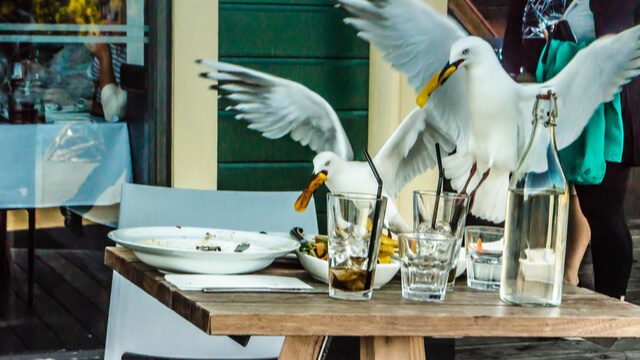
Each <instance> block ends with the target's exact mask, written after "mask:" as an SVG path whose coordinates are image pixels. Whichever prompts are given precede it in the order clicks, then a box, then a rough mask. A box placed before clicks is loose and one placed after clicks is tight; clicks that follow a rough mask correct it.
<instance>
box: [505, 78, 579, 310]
mask: <svg viewBox="0 0 640 360" xmlns="http://www.w3.org/2000/svg"><path fill="white" fill-rule="evenodd" d="M557 115H558V109H557V106H556V96H555V92H554V89H553V88H548V87H547V88H541V89H540V91H539V95H538V96H537V98H536V103H535V106H534V110H533V118H534V120H533V130H532V132H531V139H530V140H529V144H528V145H527V147H526V149H525V151H524V153H523V155H522V157H521V158H520V161H519V162H518V165H517V166H516V170H515V171H514V172H513V174H512V176H511V180H510V182H509V195H508V197H507V217H506V223H505V231H504V236H505V247H504V253H503V258H502V261H503V262H502V278H501V282H500V298H501V299H502V300H503V301H505V302H507V303H510V304H515V305H523V306H558V305H560V303H561V301H562V280H563V274H564V256H565V251H566V243H567V222H568V218H569V190H568V184H567V178H566V177H565V175H564V171H563V169H562V165H561V164H560V158H559V157H558V150H557V148H556V139H555V130H554V127H555V125H556V123H555V121H556V118H557Z"/></svg>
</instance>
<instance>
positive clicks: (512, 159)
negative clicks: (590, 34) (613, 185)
mask: <svg viewBox="0 0 640 360" xmlns="http://www.w3.org/2000/svg"><path fill="white" fill-rule="evenodd" d="M338 2H339V3H340V5H341V6H342V7H344V8H345V9H346V10H347V11H349V12H350V13H351V14H352V15H353V17H350V18H347V19H345V23H347V24H349V25H352V26H354V27H355V28H356V29H358V30H359V33H358V36H359V37H360V38H362V39H364V40H366V41H369V42H370V43H372V44H373V45H374V46H376V47H377V48H379V49H380V50H382V52H383V53H384V59H385V60H387V61H389V62H390V63H391V64H392V65H393V67H395V68H396V69H398V70H400V71H402V72H404V73H406V74H407V75H408V78H409V83H410V84H411V85H412V86H413V87H414V88H415V89H416V91H417V92H419V95H418V105H420V106H424V105H425V103H427V100H428V101H429V105H428V107H429V109H430V110H429V112H431V113H432V116H430V117H429V118H430V119H431V120H433V121H435V122H436V123H433V124H432V125H433V126H434V127H436V128H438V129H442V130H443V131H445V132H447V133H448V134H449V136H450V137H451V138H452V139H454V141H455V143H456V145H457V147H456V152H455V153H454V154H453V155H450V156H449V157H447V158H445V159H443V165H444V167H445V175H446V177H447V178H450V179H451V183H452V186H453V188H454V189H456V190H458V191H460V192H462V191H466V190H467V188H469V189H475V190H474V192H475V201H474V202H473V206H472V208H471V213H472V214H474V215H476V216H478V217H480V218H484V219H487V220H490V221H493V222H501V221H503V220H504V218H505V212H506V198H507V190H508V184H509V175H510V173H511V171H513V170H514V169H515V167H516V162H517V160H518V158H519V157H520V155H521V154H522V153H523V151H524V147H525V144H526V142H527V140H528V139H529V137H530V134H531V128H532V126H531V118H532V117H531V110H532V109H533V105H534V102H535V97H536V94H537V93H538V89H539V88H540V87H543V86H544V87H552V88H554V89H555V90H556V93H557V98H558V100H557V101H558V113H559V117H558V120H557V128H556V141H557V146H558V148H559V149H562V148H564V147H566V146H568V145H569V144H571V143H572V142H573V141H574V140H575V139H576V138H577V137H578V136H579V135H580V133H581V132H582V130H583V129H584V127H585V125H586V123H587V122H588V120H589V118H590V117H591V115H592V114H593V112H594V110H595V109H596V108H597V107H598V106H599V105H600V104H601V103H603V102H607V101H610V100H612V99H613V96H614V94H615V93H617V92H618V89H619V88H620V87H621V86H622V85H624V84H626V83H627V82H629V81H630V80H631V78H633V77H634V76H636V75H637V74H638V73H639V70H638V68H639V67H640V49H639V47H640V43H639V40H640V27H634V28H631V29H629V30H627V31H624V32H622V33H620V34H618V35H615V36H606V37H602V38H600V39H598V40H596V41H594V42H593V43H592V44H590V45H589V46H588V47H586V48H584V49H583V50H581V51H580V52H579V53H578V54H577V55H576V56H575V57H574V58H573V59H572V61H571V62H570V63H569V64H567V66H566V67H565V68H564V69H563V70H562V72H560V73H559V74H558V75H557V76H555V77H554V78H553V79H551V80H549V81H547V82H545V83H543V84H518V83H516V82H515V81H514V80H512V79H511V77H509V75H508V74H507V73H506V72H505V71H504V70H503V69H502V66H501V65H500V62H499V60H498V58H497V57H496V55H495V52H494V50H493V48H492V47H491V45H490V44H489V43H487V42H486V41H484V40H483V39H481V38H478V37H474V36H469V35H468V34H467V32H466V31H465V30H464V29H463V28H462V27H461V26H460V25H459V24H458V23H457V22H456V21H455V20H453V19H450V18H448V17H447V16H445V15H443V14H441V13H439V12H437V11H436V10H434V9H433V8H432V7H431V6H429V5H428V4H426V3H425V2H424V1H421V0H372V1H367V0H338ZM445 63H446V65H445V67H444V68H442V70H440V69H441V66H442V64H445ZM439 70H440V71H439ZM427 151H431V152H433V150H431V149H427Z"/></svg>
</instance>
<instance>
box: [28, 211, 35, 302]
mask: <svg viewBox="0 0 640 360" xmlns="http://www.w3.org/2000/svg"><path fill="white" fill-rule="evenodd" d="M27 213H28V214H29V250H28V261H27V276H28V278H29V280H28V281H29V284H28V286H27V289H28V291H27V293H28V295H27V304H28V305H29V306H31V305H33V267H34V262H35V251H36V209H27Z"/></svg>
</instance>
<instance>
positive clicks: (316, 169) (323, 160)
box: [313, 151, 344, 179]
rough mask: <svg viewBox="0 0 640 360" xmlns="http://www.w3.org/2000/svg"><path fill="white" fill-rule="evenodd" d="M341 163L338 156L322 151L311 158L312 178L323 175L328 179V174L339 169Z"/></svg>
mask: <svg viewBox="0 0 640 360" xmlns="http://www.w3.org/2000/svg"><path fill="white" fill-rule="evenodd" d="M343 161H344V160H342V158H340V156H338V154H336V153H333V152H331V151H323V152H321V153H319V154H318V155H316V157H314V158H313V176H317V175H318V174H320V173H324V174H325V175H326V176H327V179H328V178H329V174H331V173H333V172H334V171H335V169H336V168H338V167H340V164H342V162H343Z"/></svg>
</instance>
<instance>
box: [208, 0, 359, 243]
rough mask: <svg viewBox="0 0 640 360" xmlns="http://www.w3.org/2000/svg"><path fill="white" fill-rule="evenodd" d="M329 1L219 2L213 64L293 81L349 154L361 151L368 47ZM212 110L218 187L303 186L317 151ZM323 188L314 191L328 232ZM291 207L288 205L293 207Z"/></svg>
mask: <svg viewBox="0 0 640 360" xmlns="http://www.w3.org/2000/svg"><path fill="white" fill-rule="evenodd" d="M334 5H335V3H334V2H332V1H328V0H220V13H219V24H220V25H219V26H220V27H219V46H220V48H219V59H220V61H225V62H230V63H234V64H238V65H242V66H246V67H249V68H252V69H256V70H260V71H264V72H267V73H270V74H274V75H278V76H281V77H284V78H286V79H290V80H294V81H297V82H299V83H301V84H303V85H305V86H307V87H308V88H310V89H311V90H313V91H315V92H317V93H319V94H320V95H321V96H322V97H324V98H325V99H326V100H327V101H328V102H329V104H331V106H333V108H334V109H335V110H336V111H337V112H338V116H339V117H340V120H341V121H342V124H343V126H344V127H345V129H346V132H347V135H348V136H349V140H350V141H351V144H352V146H353V147H354V153H355V154H356V157H357V158H359V159H363V157H362V150H363V149H365V148H366V146H367V128H368V125H367V119H368V112H367V108H368V93H369V46H368V44H366V43H365V42H364V41H362V40H360V39H358V38H357V37H356V33H355V31H354V30H353V29H352V28H351V27H348V26H346V25H345V24H344V23H343V22H342V19H343V18H344V17H345V12H344V11H342V10H341V9H337V8H335V7H334ZM227 105H228V104H225V103H224V102H222V101H221V102H220V103H219V107H218V189H220V190H251V191H288V190H300V191H302V189H304V188H305V187H306V186H307V185H308V182H309V179H310V175H311V172H312V169H313V165H312V164H311V160H312V159H313V157H314V156H315V153H314V152H313V151H311V150H310V149H309V148H308V147H302V146H301V145H300V144H298V143H296V142H294V141H293V140H291V139H290V138H289V137H286V138H283V139H279V140H269V139H266V138H263V137H262V136H261V135H260V133H258V132H255V131H252V130H248V129H247V128H246V126H247V123H246V122H244V121H243V122H241V121H237V120H235V119H233V114H232V113H230V112H225V111H224V110H223V109H224V108H225V107H226V106H227ZM325 195H326V188H325V187H324V186H323V187H322V188H321V189H320V190H319V191H317V192H316V195H315V201H316V206H317V212H318V226H319V229H320V231H321V232H322V233H324V232H326V200H325V199H326V198H325ZM291 206H293V204H291Z"/></svg>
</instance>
